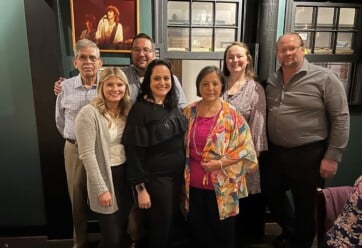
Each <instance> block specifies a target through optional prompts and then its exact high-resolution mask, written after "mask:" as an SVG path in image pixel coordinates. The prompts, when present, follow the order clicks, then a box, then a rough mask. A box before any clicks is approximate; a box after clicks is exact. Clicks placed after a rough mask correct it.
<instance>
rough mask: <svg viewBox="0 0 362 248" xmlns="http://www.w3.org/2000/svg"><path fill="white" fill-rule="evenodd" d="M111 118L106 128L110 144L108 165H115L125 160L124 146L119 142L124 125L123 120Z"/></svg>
mask: <svg viewBox="0 0 362 248" xmlns="http://www.w3.org/2000/svg"><path fill="white" fill-rule="evenodd" d="M111 120H112V124H111V126H110V127H109V128H108V130H109V137H110V141H111V146H110V154H109V155H110V166H117V165H120V164H123V163H125V162H126V155H125V152H124V147H123V145H122V144H121V137H122V134H123V130H124V127H125V121H124V120H122V119H120V118H119V119H118V120H117V121H115V120H113V119H111Z"/></svg>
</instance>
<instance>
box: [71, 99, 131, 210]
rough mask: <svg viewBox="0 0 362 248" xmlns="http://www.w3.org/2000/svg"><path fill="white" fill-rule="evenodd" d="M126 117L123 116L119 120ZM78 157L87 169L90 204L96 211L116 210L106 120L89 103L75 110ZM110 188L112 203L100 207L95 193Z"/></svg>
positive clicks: (99, 193) (101, 192)
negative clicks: (76, 111) (109, 205)
mask: <svg viewBox="0 0 362 248" xmlns="http://www.w3.org/2000/svg"><path fill="white" fill-rule="evenodd" d="M122 121H125V120H122ZM75 133H76V137H77V143H78V150H79V158H80V159H81V160H82V161H83V164H84V167H85V169H86V172H87V189H88V198H89V204H90V208H91V209H92V210H93V211H94V212H97V213H102V214H111V213H114V212H115V211H117V210H118V206H117V200H116V197H115V194H114V188H113V180H112V171H111V166H110V161H109V158H110V155H109V153H110V144H111V141H110V136H109V130H108V121H107V119H106V118H105V117H104V116H102V115H101V114H100V113H99V111H98V110H97V109H96V108H95V107H93V106H92V105H90V104H88V105H86V106H84V107H83V108H82V109H81V110H80V111H79V113H78V115H77V118H76V121H75ZM107 191H109V192H110V193H111V195H112V199H113V201H112V202H113V204H112V206H111V207H102V206H101V205H100V204H99V202H98V196H99V195H101V194H103V193H105V192H107Z"/></svg>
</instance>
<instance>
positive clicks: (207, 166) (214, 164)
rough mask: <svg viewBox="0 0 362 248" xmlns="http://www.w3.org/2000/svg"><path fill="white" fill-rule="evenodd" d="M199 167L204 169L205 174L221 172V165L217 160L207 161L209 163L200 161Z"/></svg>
mask: <svg viewBox="0 0 362 248" xmlns="http://www.w3.org/2000/svg"><path fill="white" fill-rule="evenodd" d="M200 165H201V167H202V168H204V170H205V171H206V172H211V171H216V170H221V169H222V168H221V166H222V163H220V161H219V160H209V161H201V163H200Z"/></svg>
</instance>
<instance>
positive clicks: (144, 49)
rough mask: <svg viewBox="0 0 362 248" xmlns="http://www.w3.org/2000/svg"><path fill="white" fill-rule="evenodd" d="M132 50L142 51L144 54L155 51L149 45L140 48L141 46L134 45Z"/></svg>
mask: <svg viewBox="0 0 362 248" xmlns="http://www.w3.org/2000/svg"><path fill="white" fill-rule="evenodd" d="M132 51H133V52H135V53H141V52H143V53H144V54H150V53H152V52H153V49H150V48H148V47H145V48H140V47H133V48H132Z"/></svg>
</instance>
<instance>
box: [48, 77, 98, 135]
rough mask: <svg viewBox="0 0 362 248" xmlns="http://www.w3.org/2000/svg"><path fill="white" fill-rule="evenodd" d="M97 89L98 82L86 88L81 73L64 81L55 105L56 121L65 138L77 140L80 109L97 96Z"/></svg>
mask: <svg viewBox="0 0 362 248" xmlns="http://www.w3.org/2000/svg"><path fill="white" fill-rule="evenodd" d="M96 90H97V85H96V84H94V85H93V86H92V87H91V88H89V89H88V88H86V87H85V86H84V85H83V84H82V79H81V76H80V74H79V75H78V76H75V77H72V78H69V79H67V80H64V81H63V82H62V92H61V93H60V94H59V95H58V97H57V101H56V106H55V123H56V125H57V128H58V131H59V132H60V134H61V135H62V136H63V138H65V139H73V140H75V132H74V124H75V118H76V116H77V114H78V112H79V110H80V109H81V108H82V107H83V106H85V105H87V104H88V103H89V102H90V101H91V100H92V99H93V98H94V97H95V96H96V94H97V91H96Z"/></svg>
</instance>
